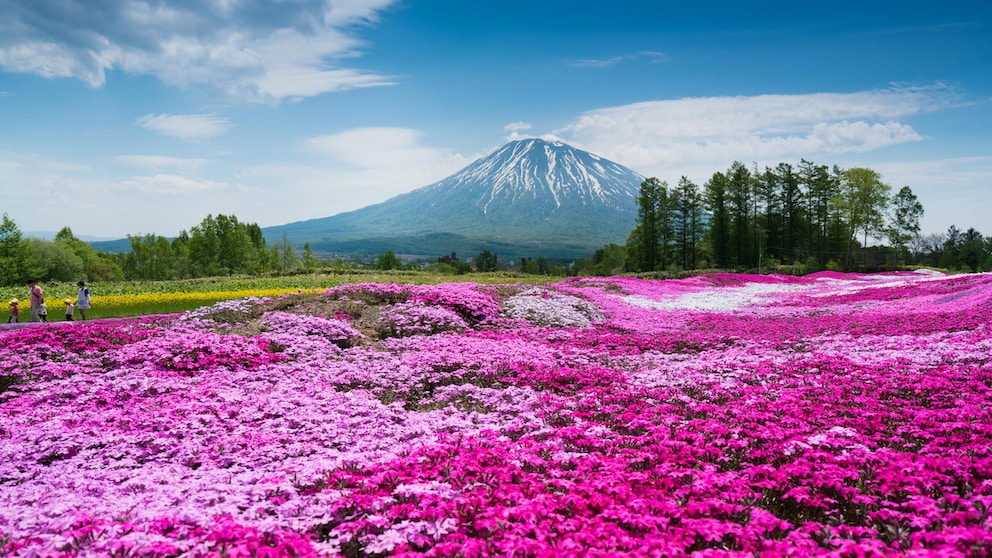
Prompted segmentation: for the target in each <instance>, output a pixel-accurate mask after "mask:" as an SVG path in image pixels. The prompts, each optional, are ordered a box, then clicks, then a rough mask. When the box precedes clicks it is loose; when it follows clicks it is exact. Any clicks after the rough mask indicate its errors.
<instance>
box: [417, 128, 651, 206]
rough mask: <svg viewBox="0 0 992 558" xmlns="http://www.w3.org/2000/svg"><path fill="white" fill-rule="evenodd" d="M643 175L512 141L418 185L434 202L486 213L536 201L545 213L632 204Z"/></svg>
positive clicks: (563, 148) (563, 149)
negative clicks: (442, 176) (457, 203)
mask: <svg viewBox="0 0 992 558" xmlns="http://www.w3.org/2000/svg"><path fill="white" fill-rule="evenodd" d="M642 180H644V177H642V176H641V175H639V174H637V173H635V172H634V171H632V170H630V169H628V168H626V167H624V166H621V165H618V164H617V163H614V162H612V161H608V160H606V159H603V158H601V157H597V156H596V155H593V154H592V153H588V152H586V151H581V150H578V149H575V148H573V147H571V146H569V145H566V144H564V143H560V142H548V141H544V140H540V139H526V140H520V141H514V142H510V143H508V144H506V145H504V146H503V147H501V148H499V149H498V150H496V151H495V152H493V153H491V154H490V155H487V156H486V157H483V158H482V159H479V160H478V161H476V162H474V163H472V164H471V165H469V166H467V167H465V168H464V169H462V170H461V171H459V172H457V173H455V174H453V175H452V176H450V177H448V178H445V179H444V180H442V181H440V182H436V183H434V184H432V185H430V186H427V187H425V188H422V189H421V190H419V192H422V194H423V196H424V199H425V200H428V201H430V203H431V204H432V205H433V204H446V203H450V200H452V199H460V200H464V201H468V202H470V203H471V204H472V205H473V206H474V207H477V208H479V209H481V210H482V212H483V213H484V214H489V213H491V211H499V210H501V209H505V208H507V207H509V208H516V209H521V208H528V209H529V208H530V206H535V204H536V205H537V206H539V207H541V209H542V212H543V213H545V214H551V213H554V212H555V211H556V210H559V209H561V208H563V207H564V208H568V207H569V206H576V205H581V206H604V207H612V208H615V209H617V210H619V211H626V210H628V209H630V208H632V207H634V203H633V201H634V200H636V198H637V193H638V188H639V185H640V183H641V181H642Z"/></svg>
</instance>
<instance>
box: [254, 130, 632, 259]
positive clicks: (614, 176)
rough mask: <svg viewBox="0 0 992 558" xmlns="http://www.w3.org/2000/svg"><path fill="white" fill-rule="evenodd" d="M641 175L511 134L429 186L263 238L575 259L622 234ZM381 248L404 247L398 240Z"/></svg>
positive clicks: (346, 248) (370, 250) (352, 248)
mask: <svg viewBox="0 0 992 558" xmlns="http://www.w3.org/2000/svg"><path fill="white" fill-rule="evenodd" d="M643 180H644V177H643V176H641V175H640V174H638V173H636V172H634V171H632V170H630V169H628V168H627V167H624V166H623V165H620V164H618V163H615V162H613V161H610V160H608V159H605V158H603V157H599V156H597V155H594V154H592V153H589V152H586V151H582V150H579V149H576V148H574V147H571V146H569V145H568V144H565V143H563V142H549V141H545V140H541V139H536V138H532V139H525V140H517V141H512V142H509V143H507V144H505V145H504V146H502V147H500V148H499V149H497V150H495V151H494V152H492V153H490V154H489V155H486V156H484V157H482V158H480V159H478V160H476V161H474V162H473V163H470V164H469V165H468V166H466V167H465V168H463V169H462V170H460V171H458V172H456V173H455V174H452V175H451V176H449V177H447V178H444V179H442V180H440V181H438V182H435V183H433V184H429V185H427V186H423V187H420V188H417V189H416V190H413V191H411V192H407V193H404V194H400V195H398V196H394V197H392V198H390V199H388V200H385V201H383V202H380V203H378V204H373V205H369V206H366V207H363V208H361V209H356V210H353V211H348V212H344V213H339V214H336V215H332V216H330V217H322V218H317V219H309V220H305V221H297V222H294V223H288V224H286V225H279V226H274V227H266V228H263V229H262V233H263V235H264V236H265V238H266V240H268V241H280V240H281V239H282V238H284V236H283V235H285V238H287V239H288V240H289V241H290V242H291V243H293V244H302V243H303V242H309V243H310V246H311V248H313V249H314V250H315V251H317V252H318V253H324V254H335V253H336V254H350V255H369V254H374V253H376V252H375V250H377V249H379V248H381V247H382V246H383V242H384V241H387V240H391V241H393V242H395V243H398V244H406V245H409V246H408V247H410V248H416V247H418V246H420V247H422V248H423V249H424V250H427V249H430V252H428V254H427V255H430V254H435V253H436V254H438V255H440V254H447V253H450V252H452V251H461V252H462V253H473V252H476V251H477V249H478V251H481V250H482V249H490V248H488V246H494V245H499V246H501V247H502V248H501V250H500V251H499V254H500V255H501V256H505V257H525V256H538V255H542V256H546V257H552V258H574V257H581V256H584V255H589V254H591V253H592V252H593V251H595V250H596V249H598V248H600V247H602V246H603V245H604V244H608V243H610V242H617V243H622V242H623V241H624V240H625V239H626V236H627V234H628V233H629V232H630V229H631V228H633V226H634V223H635V221H636V215H637V204H636V199H637V195H638V192H639V188H640V183H641V182H642V181H643ZM437 233H444V234H445V235H447V236H446V237H445V238H446V240H445V241H446V242H447V243H448V245H445V246H442V245H441V243H435V242H428V240H429V239H430V238H431V235H434V236H435V237H436V236H437ZM404 240H405V241H406V242H404ZM363 246H365V248H363ZM390 249H393V250H394V251H397V252H399V251H403V252H408V250H407V249H405V247H404V246H399V245H398V246H395V247H393V248H390ZM363 250H365V254H356V253H355V252H356V251H357V252H361V251H363ZM414 253H420V252H414Z"/></svg>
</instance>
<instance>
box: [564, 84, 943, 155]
mask: <svg viewBox="0 0 992 558" xmlns="http://www.w3.org/2000/svg"><path fill="white" fill-rule="evenodd" d="M954 96H955V92H954V91H953V89H951V88H948V87H946V86H944V85H942V84H937V85H934V86H930V87H916V88H901V87H893V88H891V89H885V90H877V91H863V92H856V93H814V94H806V95H759V96H753V97H705V98H686V99H679V100H670V101H649V102H642V103H635V104H631V105H624V106H618V107H610V108H604V109H598V110H593V111H589V112H586V113H584V114H582V115H580V116H579V117H578V118H577V119H576V120H575V121H574V122H573V123H571V124H570V125H568V126H566V127H564V128H563V129H561V130H557V131H556V132H555V135H558V136H561V137H563V138H565V140H566V141H569V142H572V143H574V144H576V145H577V146H581V147H583V148H585V149H589V150H590V151H593V152H595V153H599V154H601V155H603V156H605V157H608V158H610V159H613V160H615V161H617V162H619V163H623V164H625V165H628V166H630V167H632V168H634V169H635V170H637V171H638V172H641V173H642V174H656V173H672V172H673V169H686V168H692V167H710V168H712V169H713V170H717V169H719V168H726V167H727V166H728V165H729V164H730V163H731V162H733V161H735V160H740V161H745V162H752V161H757V162H759V163H760V162H764V161H782V160H793V159H795V160H798V159H799V158H803V157H805V158H807V159H808V158H815V157H816V156H817V155H821V154H838V153H858V152H865V151H870V150H875V149H879V148H882V147H886V146H890V145H897V144H901V143H906V142H912V141H919V140H921V139H923V138H922V136H921V135H920V134H919V133H917V132H916V131H915V130H914V129H913V128H912V127H911V126H910V125H908V124H906V123H903V122H899V121H898V120H897V119H899V118H902V117H907V116H911V115H915V114H920V113H923V112H928V111H931V110H936V109H937V108H940V107H943V106H946V105H947V104H949V103H950V102H951V101H952V99H953V98H954ZM674 172H684V171H683V170H675V171H674Z"/></svg>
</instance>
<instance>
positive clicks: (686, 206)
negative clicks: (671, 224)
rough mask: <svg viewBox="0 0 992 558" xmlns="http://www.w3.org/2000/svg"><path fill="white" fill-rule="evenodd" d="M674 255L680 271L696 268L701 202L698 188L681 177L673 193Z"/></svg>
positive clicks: (701, 225)
mask: <svg viewBox="0 0 992 558" xmlns="http://www.w3.org/2000/svg"><path fill="white" fill-rule="evenodd" d="M673 205H674V214H675V230H674V233H675V242H676V255H677V257H678V259H679V263H680V264H681V266H682V269H695V268H696V248H697V245H698V244H699V241H700V240H701V239H702V236H703V200H702V196H701V195H700V193H699V187H698V186H696V184H694V183H693V182H692V181H691V180H689V179H688V178H686V177H685V176H683V177H682V178H681V179H679V184H678V187H677V188H676V189H675V192H674V204H673Z"/></svg>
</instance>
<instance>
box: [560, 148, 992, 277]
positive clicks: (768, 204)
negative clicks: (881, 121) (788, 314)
mask: <svg viewBox="0 0 992 558" xmlns="http://www.w3.org/2000/svg"><path fill="white" fill-rule="evenodd" d="M637 205H638V217H637V222H636V223H637V224H636V226H635V227H634V229H633V230H632V231H631V232H630V235H629V236H628V238H627V241H626V243H625V244H624V245H617V244H610V245H607V246H604V247H603V248H602V249H600V250H598V251H597V252H596V253H595V254H594V255H593V257H592V258H590V259H588V260H583V261H580V262H576V264H577V266H578V267H579V268H580V273H586V274H601V275H609V274H615V273H619V272H625V271H626V272H657V271H677V270H694V269H730V270H755V271H759V272H760V271H765V270H779V271H785V272H792V273H809V272H813V271H819V270H823V269H835V270H844V271H851V270H863V271H874V270H880V269H892V268H896V267H899V266H906V265H930V266H937V267H943V268H947V269H950V270H954V271H983V270H989V269H992V237H989V238H986V237H984V236H982V234H981V233H979V232H978V231H976V230H975V229H973V228H972V229H968V230H967V231H964V232H962V231H960V230H959V229H957V228H956V227H954V226H952V227H950V229H949V230H948V231H947V233H946V234H932V235H921V234H920V218H921V217H922V216H923V213H924V208H923V205H922V204H921V203H920V201H919V200H918V199H917V197H916V195H915V194H914V193H913V191H912V190H911V189H910V188H909V187H908V186H904V187H902V188H901V189H899V190H898V191H897V192H895V193H893V192H892V187H891V186H889V185H888V184H886V183H885V182H883V181H882V178H881V176H880V175H879V173H877V172H876V171H874V170H872V169H869V168H851V169H842V168H840V167H837V166H834V167H832V168H828V167H827V166H826V165H818V164H815V163H812V162H810V161H806V160H803V161H802V162H801V163H800V164H799V165H798V166H793V165H791V164H789V163H780V164H778V165H777V166H776V167H774V168H771V167H766V168H765V169H764V170H760V171H759V170H758V169H757V167H753V168H748V167H747V166H746V165H744V164H743V163H740V162H734V163H733V164H732V165H731V166H730V168H729V169H727V171H725V172H723V171H721V172H716V173H714V174H713V176H712V177H711V178H710V179H709V180H707V181H706V182H705V183H704V184H703V185H702V186H701V187H700V186H698V185H696V184H695V183H693V182H692V181H690V180H689V179H687V178H686V177H684V176H683V177H682V178H681V180H679V183H678V184H677V185H676V186H674V187H671V186H669V185H668V184H667V183H666V182H664V181H659V180H658V179H657V178H648V179H646V180H644V182H642V183H641V186H640V190H639V193H638V198H637ZM870 241H875V243H874V244H870Z"/></svg>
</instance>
